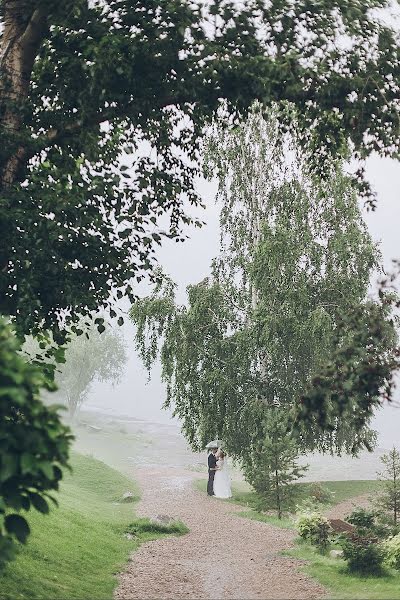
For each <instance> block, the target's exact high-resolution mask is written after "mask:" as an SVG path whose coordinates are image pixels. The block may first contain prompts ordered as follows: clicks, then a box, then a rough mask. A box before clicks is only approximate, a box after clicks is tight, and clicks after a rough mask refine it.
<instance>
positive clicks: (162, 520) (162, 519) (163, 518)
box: [150, 515, 175, 525]
mask: <svg viewBox="0 0 400 600" xmlns="http://www.w3.org/2000/svg"><path fill="white" fill-rule="evenodd" d="M150 521H151V522H152V523H155V524H157V525H171V524H172V523H174V522H175V519H173V518H172V517H170V516H168V515H157V516H156V517H153V518H152V519H150Z"/></svg>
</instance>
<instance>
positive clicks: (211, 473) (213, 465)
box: [207, 448, 218, 496]
mask: <svg viewBox="0 0 400 600" xmlns="http://www.w3.org/2000/svg"><path fill="white" fill-rule="evenodd" d="M217 452H218V448H211V452H210V454H209V455H208V483H207V494H208V495H209V496H214V489H213V488H214V477H215V471H216V470H217V456H216V454H217Z"/></svg>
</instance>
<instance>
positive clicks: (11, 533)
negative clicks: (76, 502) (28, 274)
mask: <svg viewBox="0 0 400 600" xmlns="http://www.w3.org/2000/svg"><path fill="white" fill-rule="evenodd" d="M19 350H20V344H19V342H18V339H17V337H16V336H15V334H14V331H13V329H12V328H11V326H10V325H9V324H7V323H6V322H5V321H4V319H1V318H0V382H1V395H0V567H2V566H3V565H4V564H5V563H6V562H7V561H8V560H11V559H12V558H13V557H14V556H15V550H16V544H15V542H16V540H18V541H19V542H22V543H25V542H26V540H27V537H28V535H29V533H30V529H29V525H28V522H27V519H26V516H25V515H26V511H29V510H30V509H31V508H32V509H36V510H38V511H40V512H41V513H48V512H49V502H48V501H49V499H50V500H52V501H53V502H55V500H54V499H53V497H52V496H51V494H50V492H51V491H53V490H57V489H58V486H59V482H60V479H61V477H62V470H61V468H62V467H65V466H66V465H67V461H68V449H69V446H70V443H71V439H72V436H71V435H70V432H69V429H68V428H67V427H65V426H64V425H63V424H62V422H61V420H60V417H59V415H58V412H57V407H54V406H50V407H46V406H44V404H43V403H42V402H41V400H40V393H41V392H42V391H43V390H44V389H49V382H48V380H47V378H45V377H44V375H43V373H42V372H41V370H40V369H39V368H38V367H37V366H35V365H32V364H31V363H29V362H27V361H26V360H24V358H23V357H22V356H21V355H20V353H19V352H18V351H19ZM51 389H54V384H53V385H52V386H51Z"/></svg>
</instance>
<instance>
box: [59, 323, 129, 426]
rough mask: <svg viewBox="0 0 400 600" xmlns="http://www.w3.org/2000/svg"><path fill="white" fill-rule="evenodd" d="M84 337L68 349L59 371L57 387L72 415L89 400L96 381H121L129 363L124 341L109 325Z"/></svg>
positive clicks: (73, 342)
mask: <svg viewBox="0 0 400 600" xmlns="http://www.w3.org/2000/svg"><path fill="white" fill-rule="evenodd" d="M87 333H88V336H89V337H86V336H85V335H80V336H75V337H74V338H73V339H72V340H71V341H70V343H69V345H68V346H67V349H66V352H65V363H64V364H63V365H61V366H60V367H59V368H58V372H57V374H56V378H55V380H56V384H57V386H58V388H59V396H61V398H62V400H63V401H64V402H66V404H67V406H68V408H69V411H70V415H71V416H74V415H75V413H76V411H77V409H78V408H79V407H80V406H81V404H82V403H83V402H84V401H85V400H86V398H87V396H88V394H89V392H90V388H91V385H92V383H93V381H95V380H96V379H97V380H99V381H108V382H111V383H112V384H117V383H119V382H120V380H121V377H122V375H123V372H124V366H125V363H126V360H127V355H126V349H125V343H124V340H123V338H122V336H121V334H119V333H118V332H117V331H116V330H115V329H112V328H111V327H110V326H108V327H107V328H106V331H105V332H103V333H98V331H97V328H96V326H92V328H91V329H90V330H89V331H88V332H87Z"/></svg>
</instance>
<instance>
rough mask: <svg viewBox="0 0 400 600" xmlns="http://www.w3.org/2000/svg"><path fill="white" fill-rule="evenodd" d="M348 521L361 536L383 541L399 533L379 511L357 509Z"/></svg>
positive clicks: (347, 518)
mask: <svg viewBox="0 0 400 600" xmlns="http://www.w3.org/2000/svg"><path fill="white" fill-rule="evenodd" d="M346 521H348V522H349V523H351V524H352V525H354V526H355V527H356V528H357V533H358V534H359V535H367V536H368V535H370V536H373V537H377V538H379V539H381V540H383V539H386V538H387V537H389V536H391V535H395V534H396V533H398V531H397V530H396V528H395V527H394V526H393V523H392V520H391V519H390V518H389V519H388V517H387V515H386V514H385V513H383V512H381V511H378V510H375V511H373V510H366V509H365V508H356V509H354V510H353V512H352V513H351V514H350V515H349V516H348V517H346Z"/></svg>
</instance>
